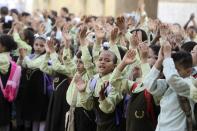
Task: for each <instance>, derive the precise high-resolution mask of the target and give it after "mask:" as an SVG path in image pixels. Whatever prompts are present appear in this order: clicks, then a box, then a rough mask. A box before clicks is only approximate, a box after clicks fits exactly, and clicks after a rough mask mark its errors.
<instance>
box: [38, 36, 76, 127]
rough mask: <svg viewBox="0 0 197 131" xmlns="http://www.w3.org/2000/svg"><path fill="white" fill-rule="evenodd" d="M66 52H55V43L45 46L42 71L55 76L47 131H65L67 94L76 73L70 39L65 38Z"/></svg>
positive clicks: (50, 41) (67, 105) (51, 41)
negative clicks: (71, 79)
mask: <svg viewBox="0 0 197 131" xmlns="http://www.w3.org/2000/svg"><path fill="white" fill-rule="evenodd" d="M64 38H65V39H64V40H63V41H64V44H65V48H64V52H63V56H62V55H61V53H58V54H59V55H58V54H57V53H56V52H55V47H54V41H53V40H49V41H48V42H47V44H46V46H45V49H46V55H45V58H44V60H43V62H42V63H41V65H40V69H41V70H42V71H43V72H45V73H47V74H50V75H52V76H53V91H52V94H51V98H50V102H49V107H48V112H47V120H46V128H45V131H56V130H58V131H64V130H65V118H66V117H65V115H66V112H67V111H68V110H69V108H70V106H69V104H68V103H67V101H66V100H65V98H66V92H67V89H68V86H69V84H70V78H72V77H73V74H74V73H75V71H76V70H75V69H76V66H75V64H74V63H73V61H72V55H71V52H70V43H71V42H70V41H71V39H70V37H69V36H66V37H65V36H64Z"/></svg>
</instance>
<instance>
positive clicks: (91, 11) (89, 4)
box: [86, 0, 104, 16]
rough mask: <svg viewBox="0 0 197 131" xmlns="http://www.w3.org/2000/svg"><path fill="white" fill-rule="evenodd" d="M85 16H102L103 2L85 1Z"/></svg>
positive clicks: (96, 0)
mask: <svg viewBox="0 0 197 131" xmlns="http://www.w3.org/2000/svg"><path fill="white" fill-rule="evenodd" d="M86 14H87V15H97V16H102V15H103V14H104V1H103V0H86Z"/></svg>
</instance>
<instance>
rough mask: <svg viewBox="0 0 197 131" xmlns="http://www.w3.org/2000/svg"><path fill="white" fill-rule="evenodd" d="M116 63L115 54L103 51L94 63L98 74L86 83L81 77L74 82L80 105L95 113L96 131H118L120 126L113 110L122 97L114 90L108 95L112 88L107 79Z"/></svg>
mask: <svg viewBox="0 0 197 131" xmlns="http://www.w3.org/2000/svg"><path fill="white" fill-rule="evenodd" d="M116 63H117V57H116V56H115V54H114V53H113V52H111V51H109V50H103V51H101V52H100V55H99V59H98V61H97V63H96V67H97V72H98V73H97V74H96V75H95V76H94V77H93V78H92V79H91V80H89V81H88V82H87V81H84V80H82V78H81V77H79V78H78V79H77V80H76V86H77V88H78V90H79V92H80V95H79V96H80V102H81V105H82V106H83V107H84V108H85V109H87V110H92V109H94V111H95V115H96V123H97V131H120V124H118V123H116V122H117V121H116V113H115V108H116V104H118V103H119V102H120V100H121V99H122V96H121V94H120V93H119V92H116V90H113V91H112V93H111V94H109V92H111V88H112V87H111V85H110V84H109V83H110V81H109V79H110V77H112V72H113V70H114V68H115V67H116ZM108 94H109V95H108ZM108 98H110V99H108Z"/></svg>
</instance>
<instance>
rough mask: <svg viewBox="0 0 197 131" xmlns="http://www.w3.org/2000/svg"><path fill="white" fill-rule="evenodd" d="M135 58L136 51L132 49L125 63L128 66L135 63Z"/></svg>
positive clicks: (125, 57)
mask: <svg viewBox="0 0 197 131" xmlns="http://www.w3.org/2000/svg"><path fill="white" fill-rule="evenodd" d="M135 56H136V51H135V50H133V49H130V50H128V51H127V53H126V55H125V56H124V58H123V62H124V63H125V64H126V65H128V64H132V63H134V62H135V60H136V59H135Z"/></svg>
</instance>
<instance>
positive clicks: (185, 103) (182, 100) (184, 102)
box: [177, 95, 193, 131]
mask: <svg viewBox="0 0 197 131" xmlns="http://www.w3.org/2000/svg"><path fill="white" fill-rule="evenodd" d="M177 97H178V100H179V104H180V106H181V109H182V110H183V112H184V113H185V115H186V122H187V131H193V123H192V112H191V106H190V102H189V100H188V98H187V97H183V96H179V95H177Z"/></svg>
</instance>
